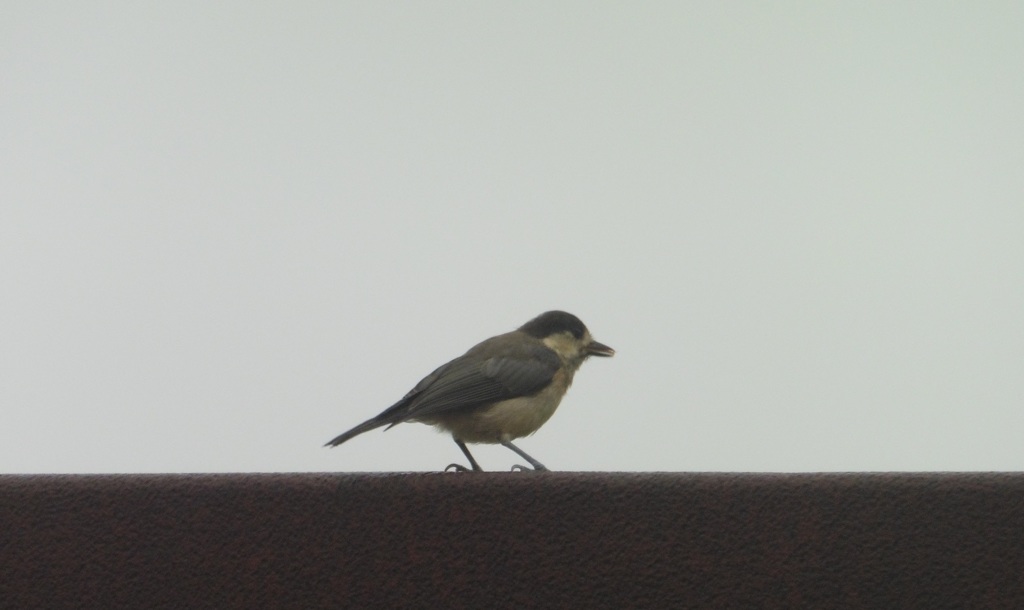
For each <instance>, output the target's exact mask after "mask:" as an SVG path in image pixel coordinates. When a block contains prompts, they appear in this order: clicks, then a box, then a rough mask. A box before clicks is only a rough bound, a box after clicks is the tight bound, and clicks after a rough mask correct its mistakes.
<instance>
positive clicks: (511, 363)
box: [382, 345, 561, 425]
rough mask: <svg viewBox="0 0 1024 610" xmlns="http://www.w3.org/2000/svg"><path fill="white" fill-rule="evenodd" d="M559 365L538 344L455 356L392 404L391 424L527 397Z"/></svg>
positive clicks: (542, 384)
mask: <svg viewBox="0 0 1024 610" xmlns="http://www.w3.org/2000/svg"><path fill="white" fill-rule="evenodd" d="M467 356H468V354H467ZM560 365H561V361H560V360H559V359H558V355H557V354H555V353H554V352H553V351H551V350H550V349H547V348H546V347H544V346H541V345H537V346H531V347H530V348H527V349H524V350H522V351H521V352H519V353H515V354H512V355H508V356H502V357H494V358H488V359H486V360H483V361H480V360H477V359H475V358H467V357H466V356H463V357H460V358H456V359H455V360H453V361H451V362H449V363H448V364H446V365H445V366H443V367H441V368H440V369H438V370H436V371H434V372H433V373H431V374H430V375H428V376H427V377H426V378H425V379H424V380H423V381H421V382H420V383H419V384H417V386H416V387H415V388H413V390H412V391H411V392H410V393H409V395H407V396H406V398H403V399H402V401H400V402H399V404H398V405H395V406H396V407H398V406H399V405H401V407H400V408H399V409H396V410H395V412H392V413H391V414H390V415H391V416H392V417H394V418H395V419H394V420H393V423H392V425H394V424H395V423H399V422H403V421H408V420H410V419H421V418H425V417H427V418H429V417H431V416H434V415H437V414H440V413H450V412H452V411H459V410H462V409H471V408H473V407H476V406H480V405H485V404H488V403H492V402H496V401H499V400H508V399H510V398H517V397H519V396H529V395H531V394H534V393H536V392H538V391H540V390H541V389H542V388H544V387H545V386H546V385H548V384H549V383H551V379H552V378H553V377H554V375H555V372H557V371H558V367H559V366H560ZM382 415H383V414H382Z"/></svg>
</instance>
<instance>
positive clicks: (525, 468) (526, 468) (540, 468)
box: [512, 464, 548, 472]
mask: <svg viewBox="0 0 1024 610" xmlns="http://www.w3.org/2000/svg"><path fill="white" fill-rule="evenodd" d="M512 472H548V469H547V468H545V467H544V466H541V465H540V464H538V465H537V466H536V467H535V468H530V467H529V466H523V465H522V464H516V465H515V466H513V467H512Z"/></svg>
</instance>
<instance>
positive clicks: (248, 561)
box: [0, 473, 1024, 609]
mask: <svg viewBox="0 0 1024 610" xmlns="http://www.w3.org/2000/svg"><path fill="white" fill-rule="evenodd" d="M0 607H3V608H337V607H353V608H371V607H424V608H427V607H430V608H492V607H508V608H538V607H547V608H670V607H671V608H887V609H888V608H928V609H936V608H1024V474H931V473H929V474H827V475H805V474H796V475H766V474H670V473H652V474H628V473H542V474H531V473H466V474H462V473H458V474H456V473H448V474H386V475H380V474H289V475H117V476H63V475H56V476H12V475H4V476H0Z"/></svg>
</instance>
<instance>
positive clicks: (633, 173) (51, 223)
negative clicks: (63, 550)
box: [0, 1, 1024, 473]
mask: <svg viewBox="0 0 1024 610" xmlns="http://www.w3.org/2000/svg"><path fill="white" fill-rule="evenodd" d="M1022 24H1024V3H1020V2H897V3H893V2H847V3H831V2H828V3H826V2H788V3H763V2H728V3H724V2H711V1H708V2H646V3H633V2H629V3H626V2H617V3H607V2H590V1H586V2H554V3H552V2H516V3H507V2H502V3H499V2H487V3H477V2H393V3H387V2H376V1H367V2H338V3H336V2H315V3H314V2H280V3H267V2H213V3H211V2H191V3H189V2H165V3H139V2H52V3H46V2H0V286H2V296H0V413H2V417H3V419H2V424H0V471H2V472H26V473H43V472H103V473H106V472H230V471H244V472H257V471H368V470H439V469H441V468H443V467H444V466H445V465H447V464H448V463H449V462H452V461H461V460H462V456H461V453H460V452H459V450H458V448H457V447H456V446H455V444H454V443H452V442H451V440H450V439H449V438H448V437H446V436H442V435H438V434H437V433H435V432H434V431H433V430H432V429H431V428H428V427H426V426H422V425H417V424H409V425H402V426H399V427H397V428H394V429H392V430H390V431H387V432H382V431H379V430H378V431H374V432H370V433H367V434H365V435H363V436H361V437H358V438H356V439H354V440H352V441H350V442H349V443H347V444H345V445H343V446H341V447H339V448H336V449H330V450H328V449H324V448H322V447H321V445H322V444H323V443H324V442H326V441H327V440H329V439H330V438H332V437H334V436H335V435H336V434H338V433H340V432H342V431H344V430H346V429H348V428H349V427H351V426H353V425H355V424H357V423H359V422H361V421H363V420H364V419H367V418H369V417H371V416H373V415H375V414H377V413H378V412H380V411H382V410H383V409H384V408H386V407H388V406H389V405H391V404H392V403H393V402H394V401H396V400H398V399H399V398H401V396H402V395H403V394H404V393H405V392H406V391H407V390H409V389H410V388H411V387H412V386H413V385H414V384H415V383H416V382H417V381H419V379H420V378H421V377H423V376H424V375H426V374H427V373H429V372H430V371H431V370H433V369H434V368H435V367H436V366H438V365H440V364H442V363H444V362H446V361H447V360H449V359H451V358H453V357H455V356H458V355H459V354H461V353H462V352H464V351H465V350H466V349H468V348H469V347H470V346H472V345H473V344H475V343H476V342H478V341H480V340H482V339H484V338H486V337H488V336H491V335H494V334H498V333H501V332H505V331H508V330H511V329H513V328H515V327H517V326H519V325H520V324H522V323H523V322H525V321H527V320H528V319H530V318H532V317H533V316H535V315H537V314H539V313H541V312H543V311H545V310H548V309H566V310H568V311H571V312H573V313H575V314H577V315H578V316H579V317H580V318H582V319H583V321H584V322H585V323H586V324H587V325H588V326H589V327H590V329H591V331H592V332H593V333H594V336H595V337H596V338H597V339H598V340H600V341H603V342H605V343H607V344H609V345H611V346H613V347H614V348H615V349H616V350H618V354H617V355H616V357H614V358H612V359H591V360H590V361H588V362H587V363H586V364H585V365H584V366H583V368H582V369H581V371H580V372H579V373H578V374H577V376H576V381H575V385H574V386H573V388H572V390H571V391H570V392H569V394H568V396H567V398H566V399H565V401H563V403H562V406H561V408H560V409H559V411H558V413H556V415H555V416H554V418H552V420H551V421H550V422H548V424H547V425H546V426H545V427H544V428H542V429H541V430H540V432H538V433H537V434H536V435H535V436H533V437H530V438H526V439H522V440H521V441H519V443H518V444H519V446H520V447H522V448H523V449H524V450H526V451H527V452H529V453H530V454H532V455H533V456H534V457H536V458H537V459H539V460H540V461H542V462H544V463H546V464H547V465H548V466H549V467H551V468H552V469H555V470H605V471H638V470H642V471H732V470H739V471H877V470H1020V469H1024V408H1022V407H1024V366H1022V365H1024V35H1022V34H1021V32H1022V29H1021V28H1022ZM474 453H475V454H476V456H477V458H478V459H479V460H480V461H481V463H482V465H483V466H484V468H485V469H488V470H492V469H493V470H507V469H508V468H509V467H510V466H511V465H512V464H514V463H516V462H520V461H521V460H519V459H518V458H517V457H516V456H515V455H513V454H512V453H511V452H509V451H508V450H506V449H504V448H501V447H481V446H477V447H476V449H475V450H474Z"/></svg>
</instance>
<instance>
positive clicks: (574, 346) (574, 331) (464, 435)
mask: <svg viewBox="0 0 1024 610" xmlns="http://www.w3.org/2000/svg"><path fill="white" fill-rule="evenodd" d="M613 354H615V350H613V349H612V348H610V347H608V346H607V345H604V344H602V343H598V342H597V341H594V339H593V338H592V337H591V336H590V331H588V330H587V327H586V326H584V324H583V322H581V321H580V319H579V318H577V317H576V316H574V315H572V314H571V313H566V312H564V311H549V312H547V313H542V314H541V315H539V316H537V317H536V318H534V319H532V320H530V321H529V322H527V323H526V324H523V325H522V326H520V327H519V328H518V329H517V330H514V331H512V332H510V333H505V334H503V335H498V336H497V337H491V338H490V339H487V340H486V341H483V342H481V343H478V344H477V345H475V346H473V347H472V348H471V349H470V350H469V351H468V352H466V353H465V354H463V355H461V356H459V357H458V358H456V359H455V360H452V361H451V362H449V363H448V364H445V365H443V366H441V367H440V368H438V369H437V370H435V371H434V372H433V373H431V374H429V375H427V376H426V377H424V378H423V380H422V381H420V382H419V383H417V384H416V387H414V388H413V389H412V390H410V391H409V393H408V394H406V395H405V396H404V397H403V398H402V400H399V401H398V402H396V403H395V404H393V405H391V406H390V407H388V408H387V409H386V410H385V411H384V412H383V413H381V414H380V415H378V416H376V417H374V418H372V419H368V420H366V421H365V422H363V423H361V424H359V425H358V426H356V427H355V428H352V429H351V430H349V431H348V432H345V433H344V434H341V435H339V436H337V437H336V438H334V439H333V440H331V441H330V442H328V443H327V444H326V445H325V446H327V447H336V446H338V445H340V444H342V443H344V442H345V441H347V440H349V439H350V438H352V437H354V436H356V435H359V434H362V433H363V432H368V431H370V430H374V429H376V428H380V427H381V426H387V427H388V428H390V427H392V426H394V425H396V424H400V423H402V422H408V421H413V422H420V423H424V424H430V425H432V426H435V427H437V428H439V429H440V430H444V431H447V432H450V433H451V435H452V438H453V439H454V440H455V444H456V445H458V446H459V449H461V450H462V453H464V454H466V458H467V459H468V460H469V464H470V468H466V467H465V466H462V465H461V464H450V465H449V466H448V467H447V468H445V470H448V469H452V468H454V469H455V470H460V471H464V470H483V469H482V468H480V464H477V462H476V460H475V459H473V455H472V454H471V453H470V452H469V449H468V448H467V447H466V443H500V444H502V445H504V446H505V447H508V448H509V449H511V450H512V451H515V452H516V453H518V454H519V455H520V457H522V458H523V459H525V460H526V461H527V462H529V463H530V465H531V466H533V469H534V470H547V468H545V467H544V465H543V464H541V463H540V462H538V461H537V460H535V459H533V458H532V457H530V456H529V455H527V454H526V452H525V451H523V450H522V449H520V448H519V447H516V446H515V445H513V444H512V440H513V439H517V438H520V437H523V436H527V435H530V434H533V433H534V432H536V431H537V429H538V428H540V427H541V426H542V425H544V422H546V421H547V420H548V419H549V418H550V417H551V416H552V415H553V414H554V412H555V409H557V408H558V403H560V402H561V401H562V397H563V396H565V392H566V390H568V389H569V385H570V384H572V378H573V375H575V374H576V369H578V368H580V365H581V364H583V361H584V360H586V359H587V358H588V357H590V356H611V355H613ZM515 469H519V470H527V468H526V467H524V466H518V465H517V466H516V467H515V468H513V470H515Z"/></svg>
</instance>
